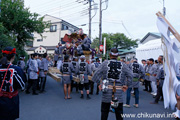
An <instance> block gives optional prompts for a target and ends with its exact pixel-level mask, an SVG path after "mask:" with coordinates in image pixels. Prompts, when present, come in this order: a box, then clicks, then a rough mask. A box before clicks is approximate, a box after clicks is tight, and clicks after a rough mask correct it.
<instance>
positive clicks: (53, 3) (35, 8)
mask: <svg viewBox="0 0 180 120" xmlns="http://www.w3.org/2000/svg"><path fill="white" fill-rule="evenodd" d="M58 3H60V5H68V4H71V3H73V2H65V3H66V4H63V3H62V2H59V1H57V2H51V4H47V5H45V4H41V6H40V7H34V8H32V9H33V10H38V9H44V8H47V7H48V8H49V7H52V6H54V5H57V4H58ZM74 3H75V2H74ZM44 5H45V6H44Z"/></svg>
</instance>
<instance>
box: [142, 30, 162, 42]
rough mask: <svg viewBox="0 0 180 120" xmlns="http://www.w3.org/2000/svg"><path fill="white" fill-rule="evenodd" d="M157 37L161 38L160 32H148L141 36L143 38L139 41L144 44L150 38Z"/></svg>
mask: <svg viewBox="0 0 180 120" xmlns="http://www.w3.org/2000/svg"><path fill="white" fill-rule="evenodd" d="M159 38H161V34H160V33H155V32H149V33H148V34H147V35H145V36H144V37H143V39H142V40H141V41H140V44H145V43H147V42H148V41H150V40H154V39H159Z"/></svg>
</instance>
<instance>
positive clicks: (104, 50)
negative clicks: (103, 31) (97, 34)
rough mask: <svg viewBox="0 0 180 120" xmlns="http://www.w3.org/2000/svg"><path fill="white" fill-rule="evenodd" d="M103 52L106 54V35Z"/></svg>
mask: <svg viewBox="0 0 180 120" xmlns="http://www.w3.org/2000/svg"><path fill="white" fill-rule="evenodd" d="M103 54H104V55H105V54H106V37H105V38H104V49H103Z"/></svg>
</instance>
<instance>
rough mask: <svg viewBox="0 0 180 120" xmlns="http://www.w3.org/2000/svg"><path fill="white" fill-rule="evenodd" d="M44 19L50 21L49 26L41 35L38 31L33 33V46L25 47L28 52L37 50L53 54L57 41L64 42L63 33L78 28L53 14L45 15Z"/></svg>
mask: <svg viewBox="0 0 180 120" xmlns="http://www.w3.org/2000/svg"><path fill="white" fill-rule="evenodd" d="M44 21H48V22H50V23H51V25H50V27H49V28H46V29H45V32H44V33H42V36H41V35H39V34H38V33H34V34H33V36H34V40H33V47H31V48H29V49H27V50H26V51H27V53H28V54H32V53H34V52H37V53H39V54H44V53H47V54H49V55H53V54H54V49H55V47H56V46H57V45H58V43H61V44H65V42H64V41H63V37H64V35H65V34H70V33H72V32H75V31H78V30H79V28H78V27H76V26H74V25H72V24H70V23H68V22H66V21H64V20H62V19H60V18H57V17H54V16H51V15H45V16H44Z"/></svg>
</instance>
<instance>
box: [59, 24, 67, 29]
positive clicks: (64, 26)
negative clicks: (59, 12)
mask: <svg viewBox="0 0 180 120" xmlns="http://www.w3.org/2000/svg"><path fill="white" fill-rule="evenodd" d="M68 29H69V28H68V26H66V25H64V24H62V28H61V30H68Z"/></svg>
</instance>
